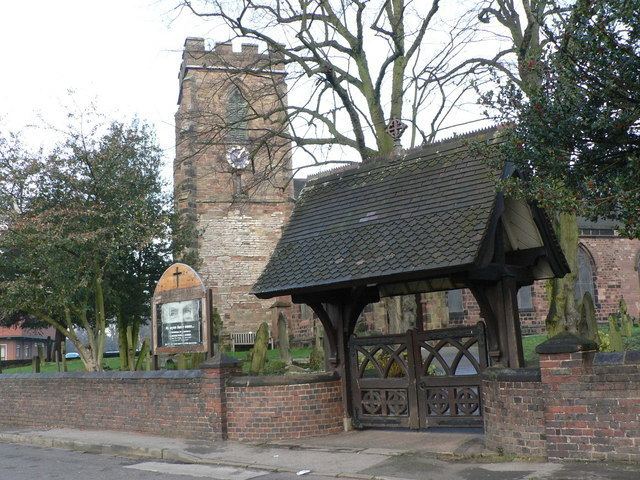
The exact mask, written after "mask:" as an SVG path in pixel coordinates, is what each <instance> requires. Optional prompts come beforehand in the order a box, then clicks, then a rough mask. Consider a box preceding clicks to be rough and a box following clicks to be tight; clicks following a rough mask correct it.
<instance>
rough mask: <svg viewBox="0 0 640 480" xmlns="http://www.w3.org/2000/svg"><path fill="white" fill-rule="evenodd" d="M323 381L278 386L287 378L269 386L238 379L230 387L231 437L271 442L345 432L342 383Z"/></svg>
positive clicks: (276, 379)
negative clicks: (273, 440)
mask: <svg viewBox="0 0 640 480" xmlns="http://www.w3.org/2000/svg"><path fill="white" fill-rule="evenodd" d="M319 378H320V379H322V381H319V382H315V383H296V384H291V383H289V384H278V383H280V382H282V380H285V381H288V380H287V379H286V378H284V377H279V378H275V380H274V381H271V382H268V381H267V382H266V383H268V384H265V379H264V378H262V379H261V378H259V377H256V378H254V379H253V380H252V379H249V380H247V379H246V378H242V377H238V378H236V379H234V380H233V381H232V382H231V383H230V385H229V386H227V405H228V409H229V417H228V428H229V430H228V435H229V438H230V439H233V440H269V439H278V438H301V437H308V436H314V435H328V434H330V433H338V432H340V431H342V429H343V423H342V421H343V420H342V417H343V414H342V395H341V389H340V381H339V380H335V379H332V380H329V381H327V379H323V378H322V377H319ZM289 382H290V381H289ZM307 382H308V380H307Z"/></svg>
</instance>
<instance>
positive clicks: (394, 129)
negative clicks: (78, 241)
mask: <svg viewBox="0 0 640 480" xmlns="http://www.w3.org/2000/svg"><path fill="white" fill-rule="evenodd" d="M406 129H407V125H406V124H404V123H402V122H401V121H400V119H399V118H396V117H393V118H392V119H391V120H389V124H388V125H387V133H388V134H389V135H390V136H391V138H393V140H394V142H396V143H397V142H399V141H400V137H402V134H403V133H404V131H405V130H406Z"/></svg>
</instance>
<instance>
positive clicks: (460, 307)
mask: <svg viewBox="0 0 640 480" xmlns="http://www.w3.org/2000/svg"><path fill="white" fill-rule="evenodd" d="M447 306H448V307H449V313H464V302H463V299H462V289H456V290H449V291H448V292H447Z"/></svg>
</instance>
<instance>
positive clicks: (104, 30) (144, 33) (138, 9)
mask: <svg viewBox="0 0 640 480" xmlns="http://www.w3.org/2000/svg"><path fill="white" fill-rule="evenodd" d="M175 3H176V2H172V1H164V0H160V1H158V0H110V1H98V0H56V1H51V0H48V1H47V0H20V1H15V2H13V1H11V2H9V1H6V0H5V1H2V2H0V65H2V75H0V128H4V129H11V130H18V129H19V130H21V131H22V133H23V136H24V138H26V140H27V143H29V144H31V145H34V146H39V144H41V143H44V144H47V142H48V141H50V139H51V137H52V135H51V134H50V133H49V131H48V129H47V128H44V127H45V125H46V126H49V125H52V126H53V127H55V128H63V127H64V126H65V124H66V123H67V120H66V117H65V112H66V111H67V107H68V108H70V109H71V110H76V109H82V108H83V107H84V106H86V105H88V104H90V103H92V102H95V103H96V104H97V107H98V109H99V110H100V111H101V112H104V113H105V115H106V116H108V117H110V118H125V119H130V118H132V117H133V116H138V117H139V118H141V119H144V120H146V121H148V122H149V123H151V124H152V125H154V126H155V128H156V132H157V135H158V140H159V142H160V145H161V147H162V149H163V151H164V152H165V163H166V165H167V167H166V168H165V173H167V172H169V171H170V168H168V165H170V162H171V160H172V158H173V154H174V125H173V115H174V113H175V111H176V108H177V105H176V102H177V95H178V70H179V67H180V60H181V54H182V46H183V43H184V40H185V38H186V37H188V36H204V37H211V36H214V35H215V32H212V31H211V29H212V26H211V25H210V24H204V23H203V22H201V21H199V20H198V19H197V18H195V17H193V16H191V15H187V14H180V15H178V14H177V12H176V11H175V10H173V6H174V5H175Z"/></svg>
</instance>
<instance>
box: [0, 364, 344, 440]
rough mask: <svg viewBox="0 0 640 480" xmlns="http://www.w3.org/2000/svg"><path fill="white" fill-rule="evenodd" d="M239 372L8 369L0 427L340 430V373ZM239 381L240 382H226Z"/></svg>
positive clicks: (250, 433)
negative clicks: (267, 374)
mask: <svg viewBox="0 0 640 480" xmlns="http://www.w3.org/2000/svg"><path fill="white" fill-rule="evenodd" d="M235 373H237V370H236V369H235V368H234V367H233V366H232V367H229V368H211V367H209V368H206V369H203V370H178V371H158V372H100V373H88V372H73V373H53V374H11V375H7V374H4V375H0V425H3V426H10V427H29V428H63V427H68V428H78V429H88V430H96V429H98V430H103V429H104V430H116V431H127V432H140V433H146V434H151V435H163V436H168V437H177V438H188V439H199V440H215V439H219V438H227V437H228V438H232V439H237V440H261V439H268V438H282V439H285V438H301V437H308V436H314V435H325V434H329V433H336V432H339V431H341V430H342V428H343V427H342V425H343V423H342V422H343V415H342V403H341V395H340V392H341V390H340V382H339V381H338V380H336V379H335V378H334V377H332V376H328V375H313V376H306V377H304V378H288V377H255V378H252V377H234V378H232V377H231V375H233V374H235ZM265 378H266V379H269V378H271V379H272V380H271V384H270V385H265V384H264V382H265V380H264V379H265ZM274 378H275V379H276V380H273V379H274ZM274 381H276V383H278V382H279V383H280V384H278V385H274V384H273V382H274ZM234 382H235V386H227V387H225V385H226V384H233V383H234ZM261 382H262V383H261ZM284 382H288V383H287V384H283V383H284ZM239 385H242V386H239Z"/></svg>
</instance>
